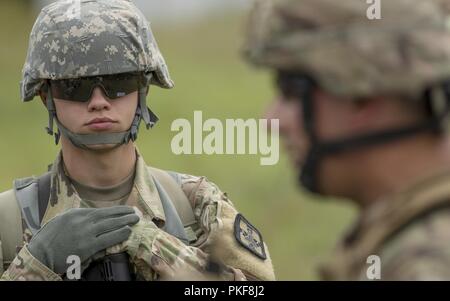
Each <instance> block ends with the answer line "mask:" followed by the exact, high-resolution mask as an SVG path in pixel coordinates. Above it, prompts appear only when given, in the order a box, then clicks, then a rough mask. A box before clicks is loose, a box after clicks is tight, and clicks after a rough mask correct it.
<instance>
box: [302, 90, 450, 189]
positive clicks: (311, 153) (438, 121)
mask: <svg viewBox="0 0 450 301" xmlns="http://www.w3.org/2000/svg"><path fill="white" fill-rule="evenodd" d="M425 99H426V101H429V102H430V105H433V103H437V102H440V103H442V108H440V109H439V111H434V112H432V115H431V117H430V118H428V119H427V120H425V121H424V122H422V123H419V124H415V125H411V126H407V127H403V128H397V129H389V130H384V131H378V132H375V133H369V134H364V135H360V136H355V137H348V138H343V139H339V140H334V141H319V139H318V138H317V135H316V131H315V126H314V125H315V121H314V119H315V114H314V111H315V110H314V106H313V99H312V95H311V93H307V95H305V96H304V97H303V98H302V104H303V127H304V128H305V131H306V132H307V134H308V136H309V138H310V141H311V146H310V149H309V150H308V153H307V155H306V160H305V163H304V164H303V166H302V168H301V172H300V174H299V180H300V182H301V184H302V185H303V186H304V187H305V188H306V189H307V190H309V191H311V192H314V193H321V189H320V185H319V184H320V183H319V167H320V162H321V161H322V160H323V159H324V157H326V156H330V155H334V154H338V153H342V152H345V151H351V150H355V149H361V148H363V147H369V146H373V145H380V144H385V143H389V142H392V141H397V140H399V139H402V138H407V137H410V136H413V135H417V134H418V133H421V132H426V131H429V132H439V131H440V130H441V129H443V128H444V127H445V125H444V121H445V119H446V117H447V116H448V114H449V112H450V84H447V85H446V86H445V87H442V86H440V87H434V88H433V89H432V90H431V91H429V93H427V94H426V95H425Z"/></svg>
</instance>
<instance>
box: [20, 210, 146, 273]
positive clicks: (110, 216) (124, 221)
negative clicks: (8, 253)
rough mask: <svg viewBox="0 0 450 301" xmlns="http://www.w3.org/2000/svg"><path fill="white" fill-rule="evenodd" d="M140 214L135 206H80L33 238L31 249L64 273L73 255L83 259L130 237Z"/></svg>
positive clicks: (36, 255)
mask: <svg viewBox="0 0 450 301" xmlns="http://www.w3.org/2000/svg"><path fill="white" fill-rule="evenodd" d="M138 221H139V217H138V216H137V215H136V214H135V211H134V209H133V208H132V207H129V206H115V207H109V208H100V209H97V208H76V209H70V210H68V211H67V212H65V213H63V214H61V215H58V216H56V217H54V218H53V219H51V220H50V221H49V222H48V223H47V224H45V225H44V226H43V227H42V228H41V229H40V230H39V231H38V232H37V233H36V234H35V235H34V236H33V238H32V239H31V241H30V243H29V244H28V250H29V251H30V252H31V254H32V255H33V256H34V257H35V258H36V259H38V260H39V261H40V262H42V263H43V264H45V265H46V266H47V267H48V268H50V269H51V270H52V271H54V272H55V273H57V274H60V275H62V274H64V273H65V272H66V270H67V266H68V264H67V263H66V260H67V258H68V256H70V255H77V256H79V257H80V260H81V262H82V263H83V262H84V261H85V260H87V259H89V258H90V257H91V256H93V255H94V254H96V253H97V252H99V251H102V250H104V249H106V248H109V247H111V246H114V245H116V244H119V243H121V242H123V241H125V240H127V239H128V236H130V234H131V228H130V226H132V225H134V224H136V223H137V222H138Z"/></svg>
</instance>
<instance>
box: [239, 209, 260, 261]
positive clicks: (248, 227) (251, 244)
mask: <svg viewBox="0 0 450 301" xmlns="http://www.w3.org/2000/svg"><path fill="white" fill-rule="evenodd" d="M234 236H235V237H236V240H237V241H238V242H239V243H240V244H241V245H242V246H243V247H244V248H246V249H247V250H249V251H250V252H251V253H253V254H255V255H256V256H258V257H259V258H261V259H263V260H265V259H267V256H266V251H265V249H264V242H263V238H262V235H261V233H260V232H259V231H258V229H256V228H255V227H254V226H253V225H252V224H250V222H249V221H248V220H247V219H245V217H244V216H242V214H240V213H239V214H237V215H236V219H235V220H234Z"/></svg>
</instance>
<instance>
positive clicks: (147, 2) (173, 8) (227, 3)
mask: <svg viewBox="0 0 450 301" xmlns="http://www.w3.org/2000/svg"><path fill="white" fill-rule="evenodd" d="M50 2H54V1H52V0H39V1H37V2H36V6H37V8H38V9H40V8H42V6H44V5H45V4H47V3H50ZM134 3H136V5H137V6H138V7H139V8H140V9H141V10H142V11H143V12H144V13H145V15H146V16H147V17H148V18H149V19H150V20H151V21H152V22H158V23H161V22H165V21H170V22H174V21H180V22H185V21H190V20H193V19H195V18H201V17H205V16H208V15H211V14H215V13H223V12H225V11H233V10H240V9H244V8H246V7H247V6H248V5H249V3H250V0H134Z"/></svg>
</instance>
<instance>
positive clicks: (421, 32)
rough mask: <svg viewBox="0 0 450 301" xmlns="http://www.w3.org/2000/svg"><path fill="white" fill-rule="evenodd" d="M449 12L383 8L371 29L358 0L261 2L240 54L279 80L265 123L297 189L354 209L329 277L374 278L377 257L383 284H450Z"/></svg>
mask: <svg viewBox="0 0 450 301" xmlns="http://www.w3.org/2000/svg"><path fill="white" fill-rule="evenodd" d="M449 8H450V2H449V1H444V0H430V1H420V0H389V1H382V5H381V19H374V20H369V18H368V17H367V11H368V9H369V4H366V2H365V1H360V0H345V1H335V0H278V1H276V0H267V1H266V0H262V1H257V2H256V6H255V8H254V10H253V11H252V14H251V16H250V20H249V31H248V33H249V34H248V38H247V40H246V45H245V51H244V53H245V56H246V58H247V59H248V60H249V61H251V62H252V63H254V64H256V65H257V66H264V67H268V68H271V69H272V70H274V71H275V75H276V78H277V87H278V90H279V92H280V93H279V96H278V97H277V98H276V99H275V100H274V101H273V103H272V104H271V106H270V108H269V109H268V111H267V117H268V118H276V119H279V122H280V134H281V135H282V136H283V138H284V140H285V142H286V146H287V149H288V151H289V154H290V155H291V157H292V160H293V163H294V164H295V166H296V168H298V171H299V180H300V182H301V183H302V185H303V186H304V187H306V188H307V189H308V190H310V191H312V192H315V193H319V194H322V195H329V196H338V197H345V198H349V199H352V200H353V202H354V203H355V204H356V205H357V206H358V209H359V217H358V219H357V222H356V223H355V225H354V226H353V227H352V228H351V229H350V231H349V232H348V234H347V235H346V236H345V237H344V239H342V240H341V242H340V243H339V244H338V246H337V248H336V250H335V252H334V254H333V256H332V257H331V260H330V261H329V262H328V263H326V264H324V266H323V267H322V268H321V270H320V271H321V276H322V278H323V279H328V280H368V279H372V278H375V279H377V278H379V277H377V275H374V274H370V271H369V270H368V268H369V267H370V266H371V265H369V264H368V263H367V260H368V258H369V256H370V255H377V256H379V257H378V258H379V259H380V263H381V264H380V266H381V269H380V270H379V271H380V272H381V273H380V275H379V276H380V277H381V279H382V280H443V279H445V280H450V230H449V229H450V139H449V138H450V137H449V135H448V133H446V130H447V127H448V126H447V124H446V123H447V120H448V113H449V108H450V105H449V104H450V26H449V24H450V23H449V20H450V10H449ZM373 262H375V261H373ZM373 262H372V261H369V263H373ZM371 271H374V270H371ZM368 272H369V273H368ZM371 276H374V277H371Z"/></svg>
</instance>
